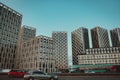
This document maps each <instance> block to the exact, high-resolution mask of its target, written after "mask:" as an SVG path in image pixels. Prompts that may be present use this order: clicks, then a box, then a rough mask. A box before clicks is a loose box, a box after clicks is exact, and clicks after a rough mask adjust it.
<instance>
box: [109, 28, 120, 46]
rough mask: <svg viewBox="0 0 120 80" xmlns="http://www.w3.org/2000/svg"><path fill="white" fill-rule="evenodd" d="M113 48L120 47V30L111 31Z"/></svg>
mask: <svg viewBox="0 0 120 80" xmlns="http://www.w3.org/2000/svg"><path fill="white" fill-rule="evenodd" d="M110 34H111V40H112V46H113V47H120V28H115V29H113V30H110Z"/></svg>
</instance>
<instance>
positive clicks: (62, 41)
mask: <svg viewBox="0 0 120 80" xmlns="http://www.w3.org/2000/svg"><path fill="white" fill-rule="evenodd" d="M52 38H53V40H54V45H55V60H56V68H57V69H59V70H67V69H68V42H67V40H68V39H67V32H61V31H60V32H59V31H56V32H53V33H52Z"/></svg>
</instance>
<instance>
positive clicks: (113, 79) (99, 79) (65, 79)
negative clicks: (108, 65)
mask: <svg viewBox="0 0 120 80" xmlns="http://www.w3.org/2000/svg"><path fill="white" fill-rule="evenodd" d="M0 80H23V78H9V77H8V76H7V75H0ZM59 80H120V76H106V75H105V76H94V75H93V76H91V75H90V76H89V75H87V76H69V75H67V76H59Z"/></svg>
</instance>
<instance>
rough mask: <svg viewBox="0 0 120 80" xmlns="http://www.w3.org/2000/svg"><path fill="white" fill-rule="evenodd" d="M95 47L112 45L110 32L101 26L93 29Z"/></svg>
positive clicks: (93, 44)
mask: <svg viewBox="0 0 120 80" xmlns="http://www.w3.org/2000/svg"><path fill="white" fill-rule="evenodd" d="M91 36H92V46H93V48H102V47H106V48H107V47H110V43H109V37H108V32H107V30H106V29H104V28H101V27H95V28H93V29H91Z"/></svg>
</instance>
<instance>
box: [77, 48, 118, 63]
mask: <svg viewBox="0 0 120 80" xmlns="http://www.w3.org/2000/svg"><path fill="white" fill-rule="evenodd" d="M78 63H79V64H120V47H111V48H92V49H86V55H78Z"/></svg>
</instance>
